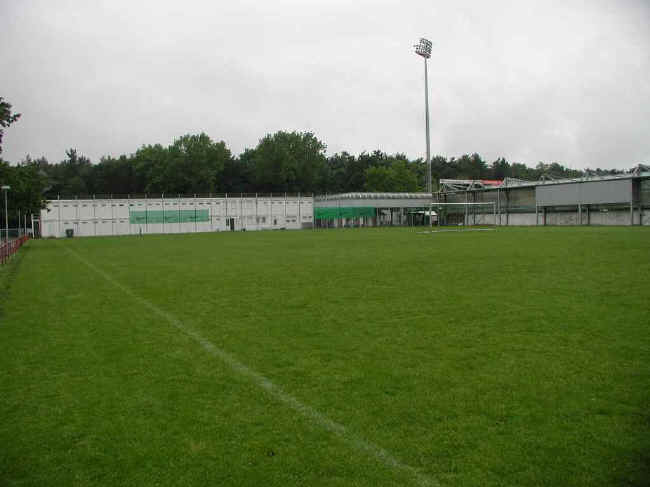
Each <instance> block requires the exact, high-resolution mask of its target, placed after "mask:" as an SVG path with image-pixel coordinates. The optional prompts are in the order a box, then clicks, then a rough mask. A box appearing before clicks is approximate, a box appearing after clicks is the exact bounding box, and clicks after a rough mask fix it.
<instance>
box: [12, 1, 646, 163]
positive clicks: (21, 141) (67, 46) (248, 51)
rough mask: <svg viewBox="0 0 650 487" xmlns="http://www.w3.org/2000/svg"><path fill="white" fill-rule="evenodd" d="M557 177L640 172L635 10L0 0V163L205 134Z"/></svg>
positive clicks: (642, 90)
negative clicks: (295, 137) (3, 118)
mask: <svg viewBox="0 0 650 487" xmlns="http://www.w3.org/2000/svg"><path fill="white" fill-rule="evenodd" d="M423 36H424V37H428V38H429V39H431V40H432V41H433V43H434V46H433V54H432V56H431V60H430V64H429V75H430V76H429V84H430V86H429V91H430V105H431V107H430V110H431V147H432V153H433V154H442V155H445V156H458V155H461V154H463V153H471V152H478V153H479V154H481V155H482V156H483V157H484V158H486V159H488V160H490V161H491V160H493V159H495V158H497V157H500V156H503V157H506V158H507V159H508V160H510V161H517V162H523V163H526V164H528V165H535V164H536V163H537V162H538V161H545V162H552V161H558V162H562V163H563V164H565V165H567V166H569V167H573V168H584V167H591V168H595V167H602V168H629V167H632V166H634V165H636V164H638V163H639V162H645V163H650V1H648V0H607V1H600V0H585V1H572V0H564V1H561V0H557V1H553V0H543V1H542V0H540V1H523V0H522V1H499V0H496V1H489V2H485V1H478V0H477V1H468V0H467V1H462V0H461V1H459V0H454V1H444V0H439V1H434V0H426V1H412V2H408V1H401V2H400V1H373V2H370V1H360V0H354V1H351V0H343V1H341V0H314V1H310V0H292V1H275V0H271V1H260V0H258V1H240V2H238V1H234V0H233V1H221V0H213V1H204V2H200V1H193V0H185V1H182V2H179V1H177V0H174V1H166V0H156V1H149V2H147V1H131V0H130V1H122V0H110V1H99V0H97V1H93V0H80V1H64V0H57V1H49V0H47V1H30V0H20V1H19V0H0V73H1V75H0V80H1V81H0V96H3V97H4V98H5V99H6V100H7V101H9V102H10V103H12V104H13V106H14V109H15V110H16V111H18V112H21V113H22V114H23V116H22V118H21V119H20V121H19V122H18V123H16V124H15V125H13V126H11V127H10V128H9V129H7V130H6V132H5V140H4V144H3V145H4V152H3V154H2V155H3V157H4V158H5V159H6V160H9V161H13V162H17V161H19V160H21V159H22V158H24V156H25V155H26V154H30V155H32V156H33V157H38V156H41V155H44V156H46V157H47V158H48V159H49V160H50V161H52V162H55V161H59V160H61V159H63V158H64V155H65V154H64V153H65V149H66V148H69V147H75V148H77V149H78V150H79V151H80V152H81V153H83V154H85V155H87V156H89V157H90V158H91V159H92V160H93V161H98V160H99V158H100V157H101V156H102V155H107V154H110V155H119V154H122V153H132V152H134V151H135V150H136V149H137V148H138V147H139V146H141V145H143V144H154V143H161V144H164V145H166V144H169V143H171V142H172V141H173V139H174V138H175V137H178V136H180V135H183V134H186V133H199V132H202V131H203V132H206V133H207V134H208V135H210V137H212V138H213V139H216V140H224V141H225V142H226V144H227V145H228V147H229V148H230V149H231V151H232V152H233V153H234V154H239V153H240V152H241V151H242V150H244V149H245V148H247V147H254V146H255V145H256V144H257V142H258V140H259V139H260V138H261V137H263V136H264V135H265V134H267V133H270V132H274V131H277V130H298V131H312V132H314V133H315V134H316V136H317V137H318V138H319V139H321V140H322V141H323V142H325V143H326V144H327V146H328V153H329V154H332V153H334V152H339V151H343V150H347V151H348V152H351V153H354V154H358V153H360V152H361V151H372V150H375V149H381V150H383V151H385V152H389V153H393V152H404V153H406V154H407V155H408V156H409V157H411V158H416V157H422V156H424V152H425V136H424V67H423V61H422V59H421V58H420V57H418V56H416V55H415V54H414V53H413V52H412V45H413V44H414V43H415V42H416V41H417V40H418V38H419V37H423Z"/></svg>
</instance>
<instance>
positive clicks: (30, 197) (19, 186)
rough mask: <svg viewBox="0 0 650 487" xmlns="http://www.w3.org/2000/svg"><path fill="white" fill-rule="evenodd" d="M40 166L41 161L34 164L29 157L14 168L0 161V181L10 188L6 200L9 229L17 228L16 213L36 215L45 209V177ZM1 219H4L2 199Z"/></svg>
mask: <svg viewBox="0 0 650 487" xmlns="http://www.w3.org/2000/svg"><path fill="white" fill-rule="evenodd" d="M41 164H42V161H41V160H39V161H36V162H35V161H32V160H31V158H30V157H29V156H27V157H26V158H25V160H24V161H23V162H21V163H19V164H17V165H15V166H11V165H9V163H7V162H4V161H2V160H0V181H2V184H6V185H9V186H10V187H11V190H10V192H9V198H8V199H7V203H8V205H7V213H8V215H9V226H10V227H15V226H17V224H18V212H20V214H21V215H25V214H33V215H38V214H39V213H40V210H41V208H44V207H45V201H46V200H45V198H44V192H45V188H46V184H47V176H46V174H45V173H44V171H43V170H42V168H41ZM2 217H3V218H4V198H2ZM22 223H23V222H22V221H21V224H22Z"/></svg>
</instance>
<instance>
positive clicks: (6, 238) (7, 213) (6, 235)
mask: <svg viewBox="0 0 650 487" xmlns="http://www.w3.org/2000/svg"><path fill="white" fill-rule="evenodd" d="M0 189H2V190H3V191H4V192H5V242H8V241H9V212H8V211H7V193H8V192H9V190H10V189H11V186H7V185H5V186H2V187H1V188H0Z"/></svg>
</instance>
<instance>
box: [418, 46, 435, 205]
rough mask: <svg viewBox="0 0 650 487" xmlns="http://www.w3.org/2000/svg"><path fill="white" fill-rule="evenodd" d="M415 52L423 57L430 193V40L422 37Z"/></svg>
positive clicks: (429, 185)
mask: <svg viewBox="0 0 650 487" xmlns="http://www.w3.org/2000/svg"><path fill="white" fill-rule="evenodd" d="M413 47H414V48H415V54H417V55H418V56H422V57H423V58H424V107H425V115H426V125H427V193H431V195H432V197H433V190H432V188H431V144H430V142H429V78H428V72H427V59H429V58H430V57H431V41H430V40H428V39H425V38H424V37H422V38H421V39H420V42H419V43H417V44H416V45H414V46H413Z"/></svg>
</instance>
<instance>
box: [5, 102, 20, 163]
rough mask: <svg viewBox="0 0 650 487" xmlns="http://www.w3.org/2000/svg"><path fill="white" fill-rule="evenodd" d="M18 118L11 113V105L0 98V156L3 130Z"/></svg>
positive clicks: (16, 114)
mask: <svg viewBox="0 0 650 487" xmlns="http://www.w3.org/2000/svg"><path fill="white" fill-rule="evenodd" d="M19 118H20V113H11V103H8V102H6V101H5V100H4V98H2V97H1V96H0V154H2V137H3V135H4V129H5V128H7V127H9V125H11V124H12V123H14V122H16V121H17V120H18V119H19Z"/></svg>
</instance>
